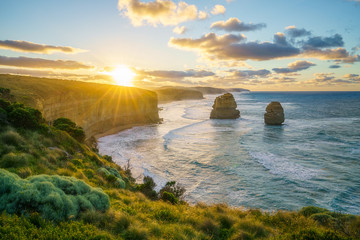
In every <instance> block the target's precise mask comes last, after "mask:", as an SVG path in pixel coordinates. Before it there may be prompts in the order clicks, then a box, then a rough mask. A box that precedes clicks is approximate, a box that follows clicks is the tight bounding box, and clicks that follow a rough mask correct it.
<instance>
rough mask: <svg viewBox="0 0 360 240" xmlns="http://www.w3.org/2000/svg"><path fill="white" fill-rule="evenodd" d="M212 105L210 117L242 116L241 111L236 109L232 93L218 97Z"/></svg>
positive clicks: (233, 117) (231, 117) (234, 117)
mask: <svg viewBox="0 0 360 240" xmlns="http://www.w3.org/2000/svg"><path fill="white" fill-rule="evenodd" d="M212 107H213V110H212V111H211V114H210V119H236V118H239V117H240V111H239V110H237V109H236V107H237V105H236V102H235V98H234V96H233V95H232V94H231V93H225V94H224V95H221V96H219V97H217V98H216V99H215V101H214V105H213V106H212Z"/></svg>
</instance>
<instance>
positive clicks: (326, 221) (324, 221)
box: [311, 213, 334, 226]
mask: <svg viewBox="0 0 360 240" xmlns="http://www.w3.org/2000/svg"><path fill="white" fill-rule="evenodd" d="M311 218H312V219H314V220H315V221H316V222H318V223H319V224H320V225H324V226H327V225H330V224H331V223H332V222H333V220H334V218H333V217H331V216H329V215H327V214H326V213H315V214H313V215H311Z"/></svg>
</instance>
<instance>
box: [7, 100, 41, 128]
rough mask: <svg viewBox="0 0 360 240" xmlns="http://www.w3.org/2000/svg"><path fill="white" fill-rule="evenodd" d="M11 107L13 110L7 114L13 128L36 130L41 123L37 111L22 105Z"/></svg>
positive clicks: (39, 114)
mask: <svg viewBox="0 0 360 240" xmlns="http://www.w3.org/2000/svg"><path fill="white" fill-rule="evenodd" d="M13 105H14V107H13V110H12V111H11V112H10V113H9V114H8V120H9V122H10V123H11V124H12V125H13V126H14V127H18V128H28V129H36V128H38V127H39V126H40V124H41V123H42V122H43V120H42V116H41V113H40V111H39V110H37V109H34V108H31V107H24V106H22V105H15V104H13Z"/></svg>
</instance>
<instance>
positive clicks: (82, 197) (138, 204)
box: [0, 88, 360, 240]
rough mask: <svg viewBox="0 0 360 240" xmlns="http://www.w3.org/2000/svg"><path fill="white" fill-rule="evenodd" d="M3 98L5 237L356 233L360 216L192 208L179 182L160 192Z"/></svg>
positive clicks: (67, 131)
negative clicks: (139, 181)
mask: <svg viewBox="0 0 360 240" xmlns="http://www.w3.org/2000/svg"><path fill="white" fill-rule="evenodd" d="M0 94H1V97H2V99H1V100H0V168H1V169H0V211H1V214H0V239H294V240H295V239H303V240H305V239H324V240H325V239H330V240H348V239H360V216H355V215H349V214H344V213H339V212H332V211H329V210H327V209H323V208H319V207H313V206H310V207H304V208H302V209H301V210H299V211H277V212H266V211H262V210H259V209H243V208H235V207H231V206H228V205H226V204H223V203H218V204H212V205H208V204H204V203H202V202H201V199H199V202H198V203H197V204H196V205H190V204H188V203H186V202H185V201H184V199H183V196H184V193H185V189H184V188H183V187H182V186H181V185H180V184H178V183H176V182H168V183H167V184H166V185H165V186H164V187H163V188H162V189H161V190H160V191H159V192H156V191H155V190H154V188H155V182H154V181H153V180H152V179H151V178H150V177H145V178H144V181H143V183H142V184H137V183H136V182H135V179H134V178H133V177H132V176H131V171H130V169H129V166H126V167H121V166H118V165H117V164H115V163H114V162H113V161H112V158H111V157H110V156H102V155H100V154H99V153H98V151H97V149H96V148H94V147H92V148H90V147H89V146H87V145H86V144H84V143H83V134H82V133H81V131H82V129H81V128H80V127H79V126H78V125H77V124H76V123H74V122H73V121H72V120H71V119H66V118H60V119H55V120H54V121H52V122H51V123H50V124H49V123H48V122H46V121H45V120H44V119H43V116H42V114H41V112H40V111H38V110H36V109H34V108H32V107H29V106H26V105H24V104H21V103H17V102H15V101H14V100H13V99H12V97H11V92H10V91H9V90H8V89H6V88H1V89H0ZM75 132H78V133H75ZM79 136H80V137H79Z"/></svg>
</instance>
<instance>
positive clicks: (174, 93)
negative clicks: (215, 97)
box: [154, 87, 204, 102]
mask: <svg viewBox="0 0 360 240" xmlns="http://www.w3.org/2000/svg"><path fill="white" fill-rule="evenodd" d="M154 91H155V92H156V93H157V94H158V97H159V102H172V101H180V100H187V99H203V98H204V97H203V94H202V93H201V92H200V91H196V90H192V89H188V88H184V87H162V88H160V89H156V90H155V89H154Z"/></svg>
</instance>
